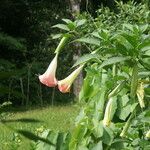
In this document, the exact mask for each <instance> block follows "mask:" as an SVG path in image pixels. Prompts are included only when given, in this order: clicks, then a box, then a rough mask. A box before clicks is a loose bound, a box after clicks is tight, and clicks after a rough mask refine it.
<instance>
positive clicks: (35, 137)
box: [16, 130, 56, 146]
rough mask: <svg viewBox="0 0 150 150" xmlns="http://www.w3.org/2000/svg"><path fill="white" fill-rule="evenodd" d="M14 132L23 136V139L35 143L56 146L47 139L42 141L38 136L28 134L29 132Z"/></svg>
mask: <svg viewBox="0 0 150 150" xmlns="http://www.w3.org/2000/svg"><path fill="white" fill-rule="evenodd" d="M16 132H17V133H19V134H21V135H23V136H24V137H26V138H28V139H30V140H33V141H35V142H37V141H42V142H45V143H47V144H49V145H52V146H56V145H55V144H53V143H52V142H51V141H49V140H47V139H44V138H42V137H39V136H37V135H35V134H33V133H31V132H29V131H26V130H16Z"/></svg>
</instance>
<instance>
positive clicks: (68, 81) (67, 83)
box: [58, 65, 83, 93]
mask: <svg viewBox="0 0 150 150" xmlns="http://www.w3.org/2000/svg"><path fill="white" fill-rule="evenodd" d="M82 68H83V65H82V66H80V67H79V68H77V69H76V70H74V71H73V72H72V73H71V74H70V75H69V76H68V77H66V78H65V79H63V80H61V81H58V89H59V90H60V91H61V92H62V93H67V92H69V91H70V88H71V85H72V83H73V82H74V80H75V79H76V77H77V76H78V75H79V73H80V71H81V70H82Z"/></svg>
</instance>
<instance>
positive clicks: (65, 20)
mask: <svg viewBox="0 0 150 150" xmlns="http://www.w3.org/2000/svg"><path fill="white" fill-rule="evenodd" d="M62 20H63V21H64V22H65V23H67V24H69V23H73V22H72V21H71V20H70V19H62Z"/></svg>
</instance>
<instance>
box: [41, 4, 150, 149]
mask: <svg viewBox="0 0 150 150" xmlns="http://www.w3.org/2000/svg"><path fill="white" fill-rule="evenodd" d="M132 4H133V6H132V7H131V5H132ZM102 10H104V11H103V12H104V14H102V13H100V15H99V16H98V18H96V19H95V20H94V19H92V18H88V20H87V22H85V20H76V21H75V22H72V21H70V20H65V22H66V24H64V25H56V26H55V27H58V28H62V29H64V30H67V31H68V32H67V34H64V35H65V36H66V35H67V37H68V40H71V39H73V40H74V41H75V42H81V43H83V45H84V47H87V48H88V49H89V50H90V53H89V54H85V55H83V56H82V57H80V58H79V59H78V61H77V62H76V63H75V64H74V67H76V66H79V67H78V68H77V69H76V70H75V72H73V75H72V74H71V75H70V76H69V77H68V78H69V80H64V82H62V81H57V80H55V76H54V74H55V73H54V72H55V68H56V64H55V65H53V67H54V69H53V71H54V72H53V75H52V74H51V69H49V68H48V70H49V72H48V71H46V72H45V73H44V74H43V75H42V76H45V78H44V77H43V81H45V82H42V83H44V84H46V85H49V84H47V82H49V81H50V80H46V79H51V77H52V76H53V81H56V84H55V86H56V85H58V88H59V83H60V82H62V83H64V85H63V86H62V88H59V89H62V90H60V91H63V92H68V91H69V90H68V89H70V86H71V84H72V82H73V81H74V79H75V78H76V77H77V75H78V74H79V72H80V71H81V69H82V68H83V67H84V68H85V71H86V76H85V78H84V82H83V86H82V89H81V92H80V95H79V101H80V103H82V104H83V108H82V109H81V112H80V114H79V115H78V117H77V119H76V121H75V128H74V130H73V132H72V133H71V135H70V137H69V138H68V139H67V142H66V141H65V140H66V137H65V138H62V139H61V140H62V143H66V147H59V148H57V147H56V145H55V146H54V145H49V148H52V149H60V150H63V149H64V150H68V149H69V150H101V149H104V150H107V149H115V150H117V149H118V150H120V149H147V150H148V149H150V142H149V126H150V110H149V106H150V104H149V97H150V36H149V32H150V30H149V29H150V26H149V25H148V19H149V18H148V14H150V12H149V10H147V9H146V7H145V6H144V5H141V4H140V5H137V6H136V5H134V3H130V4H124V5H123V4H120V3H119V10H118V11H120V13H119V14H114V13H112V12H110V11H109V10H108V9H102ZM102 10H99V11H98V12H102ZM145 11H146V16H147V17H146V16H144V18H143V17H142V18H140V16H141V15H142V14H144V12H145ZM134 13H135V14H134ZM138 13H139V14H140V15H139V14H138ZM133 14H134V15H138V16H139V18H136V20H135V18H134V16H133ZM126 16H127V17H126ZM100 18H101V19H100ZM113 19H114V20H113ZM91 20H92V22H90V21H91ZM77 22H78V23H77ZM79 23H80V24H82V25H83V26H82V27H81V28H82V31H83V32H82V33H79V32H78V27H79V26H78V24H79ZM79 35H83V37H80V36H79ZM76 37H77V38H78V37H80V38H78V39H76ZM65 42H66V41H65ZM63 44H64V43H63ZM59 47H61V46H60V45H59ZM59 52H60V50H59V51H56V54H58V53H59ZM52 63H53V61H52ZM52 63H51V64H52ZM51 64H50V66H51ZM50 74H51V75H50ZM48 76H49V78H47V77H48ZM39 79H40V81H41V78H40V76H39ZM65 81H66V82H65ZM65 83H66V84H65ZM67 83H68V84H69V85H67ZM63 137H64V135H63ZM57 140H58V138H57ZM56 143H57V142H55V144H56ZM43 149H44V147H43Z"/></svg>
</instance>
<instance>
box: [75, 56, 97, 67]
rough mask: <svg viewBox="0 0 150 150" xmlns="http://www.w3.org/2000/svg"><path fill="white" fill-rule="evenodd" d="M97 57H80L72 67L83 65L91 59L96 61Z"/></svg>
mask: <svg viewBox="0 0 150 150" xmlns="http://www.w3.org/2000/svg"><path fill="white" fill-rule="evenodd" d="M98 57H99V56H98V54H85V55H83V56H81V57H80V58H78V60H77V61H76V63H75V64H74V65H73V67H76V66H78V65H80V64H83V63H86V62H88V61H90V60H91V59H98Z"/></svg>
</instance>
